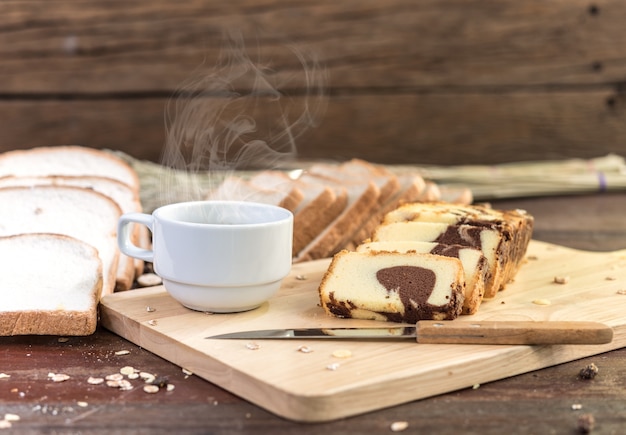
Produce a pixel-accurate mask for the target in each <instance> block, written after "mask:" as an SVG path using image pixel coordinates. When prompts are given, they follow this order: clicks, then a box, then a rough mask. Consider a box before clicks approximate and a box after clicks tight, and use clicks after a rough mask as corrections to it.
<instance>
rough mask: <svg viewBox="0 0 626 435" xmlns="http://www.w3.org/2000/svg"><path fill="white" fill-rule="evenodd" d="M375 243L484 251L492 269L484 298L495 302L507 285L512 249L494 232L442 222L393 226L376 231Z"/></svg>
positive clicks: (487, 228) (482, 228) (477, 227)
mask: <svg viewBox="0 0 626 435" xmlns="http://www.w3.org/2000/svg"><path fill="white" fill-rule="evenodd" d="M372 241H374V242H381V241H421V242H437V243H441V244H445V245H463V246H468V247H471V248H476V249H480V250H481V252H482V253H483V255H484V256H485V258H486V259H487V264H488V265H489V270H488V272H487V274H486V279H485V292H484V295H483V298H493V297H494V296H495V295H496V293H497V292H498V291H499V289H500V288H501V286H502V285H503V280H504V265H505V263H506V262H507V261H508V259H507V256H506V254H507V252H508V249H509V248H508V245H507V241H506V240H504V238H503V237H502V234H501V233H500V232H499V231H497V230H495V229H493V228H489V227H479V226H474V225H455V224H447V223H442V222H415V221H405V222H393V223H388V224H383V225H380V226H379V227H378V228H376V231H375V232H374V234H373V236H372Z"/></svg>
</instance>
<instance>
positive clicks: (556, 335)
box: [416, 320, 613, 344]
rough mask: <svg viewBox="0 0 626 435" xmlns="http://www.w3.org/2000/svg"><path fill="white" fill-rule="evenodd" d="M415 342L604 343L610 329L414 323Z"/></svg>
mask: <svg viewBox="0 0 626 435" xmlns="http://www.w3.org/2000/svg"><path fill="white" fill-rule="evenodd" d="M416 331H417V342H418V343H448V344H605V343H610V342H611V341H612V340H613V329H611V328H610V327H608V326H607V325H605V324H603V323H599V322H560V321H554V322H551V321H545V322H544V321H541V322H539V321H477V322H468V321H459V322H457V321H433V320H420V321H419V322H417V328H416Z"/></svg>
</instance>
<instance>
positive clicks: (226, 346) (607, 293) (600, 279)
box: [101, 241, 626, 422]
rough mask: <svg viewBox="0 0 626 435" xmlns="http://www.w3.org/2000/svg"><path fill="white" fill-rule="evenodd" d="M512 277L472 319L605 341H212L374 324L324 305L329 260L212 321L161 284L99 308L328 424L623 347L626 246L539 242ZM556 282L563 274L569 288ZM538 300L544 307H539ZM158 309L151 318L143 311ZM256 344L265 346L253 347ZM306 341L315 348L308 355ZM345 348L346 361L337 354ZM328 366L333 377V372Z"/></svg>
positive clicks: (291, 414) (185, 361)
mask: <svg viewBox="0 0 626 435" xmlns="http://www.w3.org/2000/svg"><path fill="white" fill-rule="evenodd" d="M527 258H528V260H527V262H526V263H525V264H524V266H523V267H522V268H521V270H520V272H519V273H518V275H517V277H516V279H515V282H514V283H511V284H510V285H509V286H508V287H507V289H506V290H505V291H503V292H500V293H499V294H498V296H497V297H496V298H495V299H492V300H490V301H485V302H483V304H482V305H481V307H480V309H479V312H478V313H477V314H475V315H474V316H471V317H470V316H462V317H460V318H459V319H458V320H456V321H467V320H474V319H476V320H478V319H480V320H535V321H550V320H590V321H600V322H604V323H606V324H607V325H609V326H611V327H613V329H614V334H615V335H614V340H613V342H612V343H610V344H605V345H556V346H508V345H504V346H503V345H435V344H417V343H415V342H414V341H412V340H408V341H401V342H397V341H393V342H359V341H337V340H319V341H314V340H309V341H306V340H267V341H256V343H252V342H250V341H246V340H210V339H209V340H207V339H205V338H204V337H207V336H211V335H215V334H221V333H226V332H236V331H243V330H249V329H267V328H284V327H332V326H348V327H352V326H379V325H380V322H375V321H360V320H353V319H336V318H331V317H329V316H327V315H326V314H325V313H324V312H323V310H322V309H321V308H320V306H319V302H318V295H317V286H318V284H319V282H320V279H321V278H322V276H323V274H324V272H325V271H326V268H327V267H328V264H329V260H318V261H314V262H310V263H305V264H297V265H294V266H293V269H292V272H291V274H290V276H289V277H288V278H287V279H285V281H284V284H283V286H282V288H281V290H280V292H279V293H278V294H277V295H276V296H275V297H274V298H272V299H271V300H270V301H269V302H267V303H265V304H264V305H262V306H261V307H260V308H258V309H256V310H253V311H249V312H246V313H238V314H206V313H200V312H194V311H191V310H188V309H186V308H184V307H183V306H181V305H180V304H179V303H177V302H176V301H174V300H173V299H172V298H170V297H169V296H168V294H167V293H166V291H165V290H164V288H163V287H161V286H159V287H153V288H147V289H140V290H132V291H127V292H121V293H116V294H113V295H109V296H106V297H105V298H104V299H103V301H102V304H101V321H102V324H103V325H104V326H105V327H106V328H108V329H110V330H111V331H113V332H115V333H117V334H119V335H121V336H122V337H124V338H126V339H127V340H129V341H131V342H133V343H135V344H137V345H138V346H141V347H143V348H145V349H148V350H150V351H151V352H154V353H155V354H157V355H159V356H161V357H163V358H165V359H167V360H169V361H171V362H172V363H174V364H177V365H179V366H181V367H183V368H186V369H189V370H191V371H193V372H194V373H195V374H196V375H198V376H200V377H202V378H204V379H206V380H208V381H210V382H213V383H215V384H217V385H219V386H220V387H222V388H225V389H226V390H229V391H231V392H233V393H234V394H237V395H239V396H240V397H243V398H244V399H247V400H249V401H250V402H253V403H255V404H256V405H258V406H260V407H262V408H265V409H267V410H269V411H271V412H273V413H275V414H277V415H279V416H282V417H285V418H287V419H291V420H296V421H306V422H321V421H329V420H334V419H338V418H341V417H346V416H352V415H356V414H360V413H364V412H367V411H371V410H376V409H381V408H385V407H390V406H393V405H397V404H400V403H405V402H409V401H413V400H416V399H420V398H425V397H429V396H434V395H437V394H441V393H445V392H449V391H454V390H458V389H462V388H470V387H472V386H473V385H475V384H482V383H486V382H490V381H494V380H497V379H502V378H506V377H509V376H513V375H516V374H520V373H525V372H529V371H532V370H537V369H540V368H543V367H548V366H551V365H555V364H559V363H563V362H567V361H572V360H575V359H578V358H583V357H586V356H591V355H595V354H599V353H602V352H605V351H608V350H612V349H617V348H621V347H623V346H625V345H626V294H623V293H624V290H626V250H623V251H617V252H611V253H595V252H584V251H577V250H572V249H569V248H564V247H560V246H556V245H551V244H547V243H542V242H538V241H532V242H531V244H530V246H529V250H528V256H527ZM555 277H568V278H569V281H568V282H567V283H565V284H557V283H555V282H554V278H555ZM539 299H542V300H544V302H546V301H547V302H549V305H540V304H536V303H534V301H537V300H539ZM147 307H151V308H152V309H153V310H154V311H151V310H148V309H147ZM253 344H256V345H258V346H254V345H253ZM301 346H307V347H308V348H309V349H310V350H311V352H302V351H300V350H299V348H300V347H301ZM336 350H348V351H350V353H351V356H350V357H348V358H336V357H333V352H334V351H336ZM333 364H337V365H336V366H334V370H333V369H331V367H333V366H332V365H333Z"/></svg>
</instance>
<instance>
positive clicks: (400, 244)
mask: <svg viewBox="0 0 626 435" xmlns="http://www.w3.org/2000/svg"><path fill="white" fill-rule="evenodd" d="M356 250H357V252H367V251H387V252H400V253H406V252H419V253H422V254H433V255H444V256H446V257H453V258H458V259H459V260H461V263H462V264H463V271H464V274H465V293H464V296H465V299H464V300H463V310H462V312H461V314H475V313H476V311H478V307H480V304H481V303H482V300H483V295H484V291H485V276H486V274H487V271H488V265H487V259H486V258H485V256H484V255H483V254H482V252H481V251H480V250H479V249H475V248H469V247H467V246H462V245H442V244H440V243H435V242H408V241H395V242H389V241H388V242H366V243H362V244H361V245H359V246H358V247H357V249H356Z"/></svg>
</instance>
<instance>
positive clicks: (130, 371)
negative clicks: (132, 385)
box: [120, 366, 135, 376]
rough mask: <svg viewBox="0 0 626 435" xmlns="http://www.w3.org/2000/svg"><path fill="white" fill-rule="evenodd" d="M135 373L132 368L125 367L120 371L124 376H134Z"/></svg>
mask: <svg viewBox="0 0 626 435" xmlns="http://www.w3.org/2000/svg"><path fill="white" fill-rule="evenodd" d="M134 373H135V369H134V368H133V367H131V366H125V367H122V368H121V369H120V374H122V375H126V376H128V375H132V374H134Z"/></svg>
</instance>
